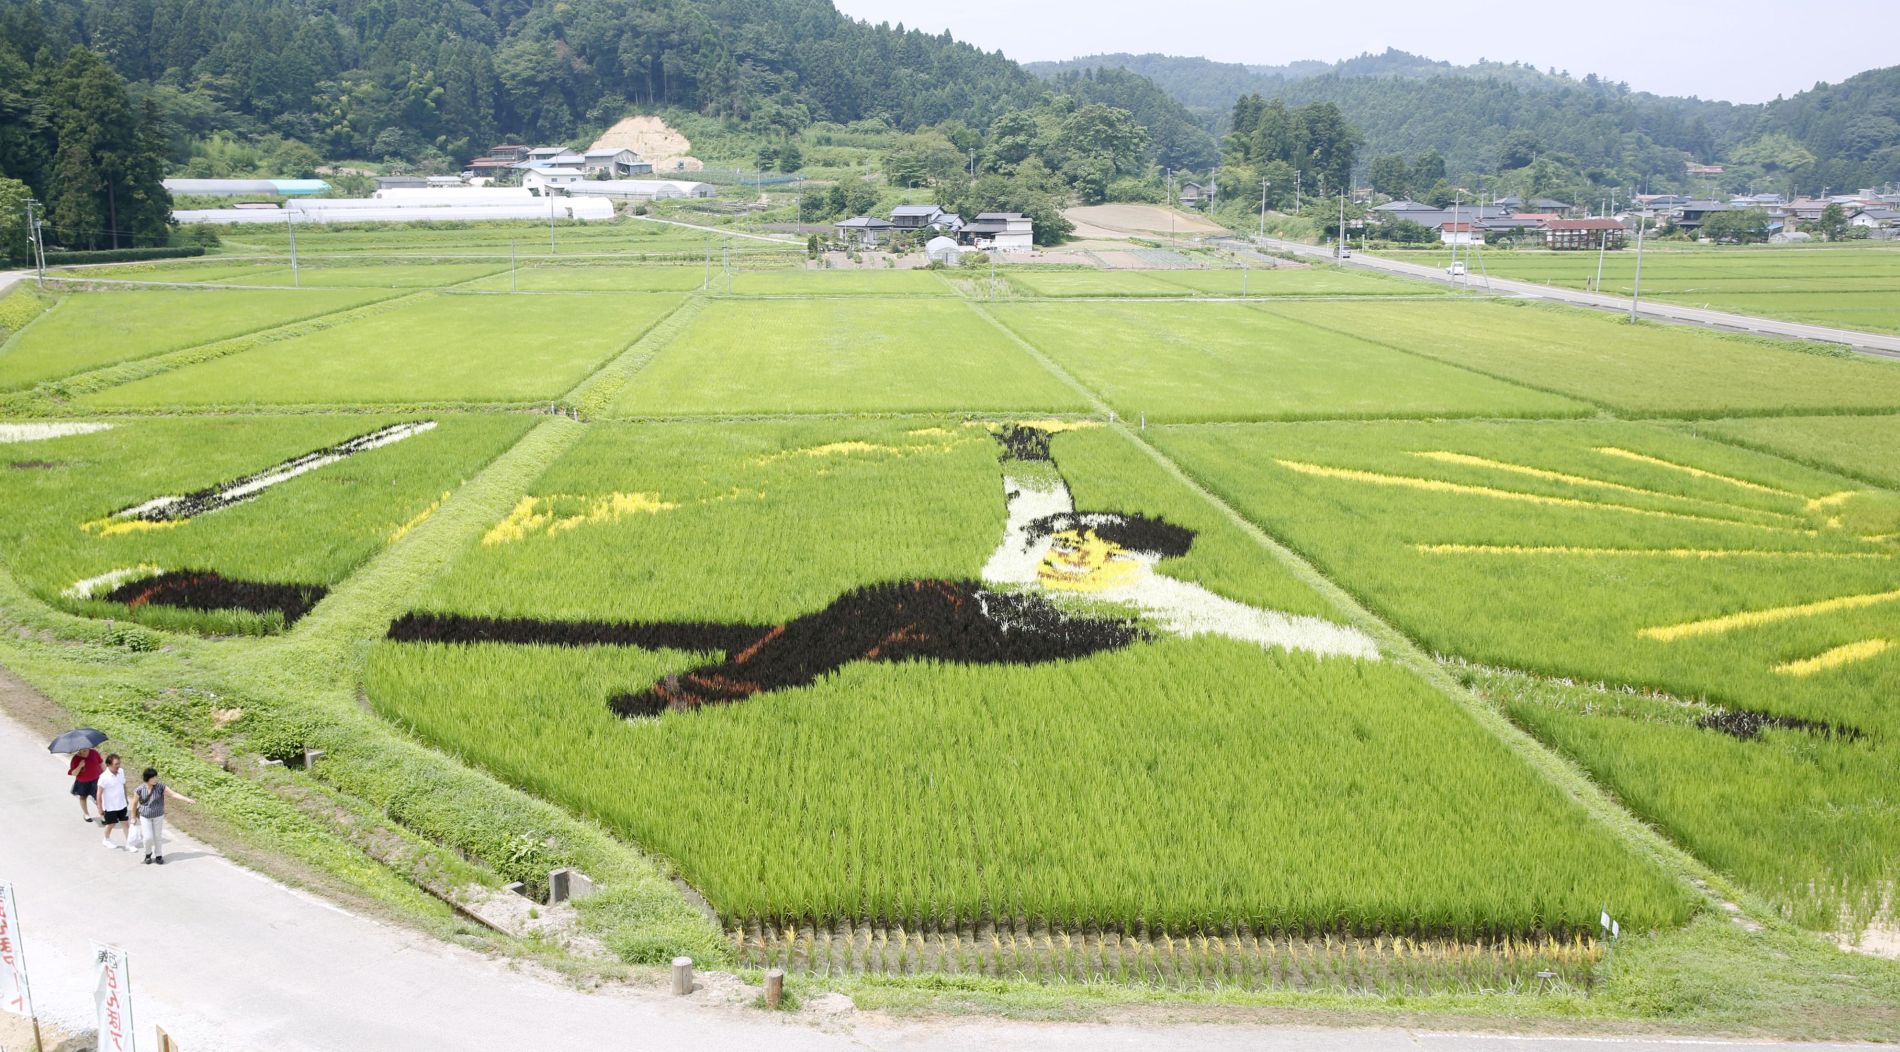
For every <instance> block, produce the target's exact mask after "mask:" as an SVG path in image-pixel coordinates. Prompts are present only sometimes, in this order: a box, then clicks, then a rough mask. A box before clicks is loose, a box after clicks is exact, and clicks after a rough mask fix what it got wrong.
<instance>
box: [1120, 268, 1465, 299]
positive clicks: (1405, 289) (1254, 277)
mask: <svg viewBox="0 0 1900 1052" xmlns="http://www.w3.org/2000/svg"><path fill="white" fill-rule="evenodd" d="M1149 276H1150V277H1153V278H1155V279H1156V280H1159V281H1164V282H1167V283H1168V284H1170V285H1180V286H1182V287H1184V288H1187V289H1191V290H1193V291H1194V292H1196V293H1199V294H1202V295H1208V296H1241V295H1245V296H1433V295H1442V294H1443V293H1444V290H1442V289H1441V288H1439V287H1437V286H1433V285H1427V284H1423V283H1420V282H1416V281H1405V280H1402V279H1399V278H1388V277H1384V276H1382V275H1378V274H1368V273H1366V272H1364V271H1359V270H1342V269H1339V268H1337V267H1251V268H1247V269H1246V270H1245V271H1244V272H1243V270H1242V269H1241V268H1239V267H1226V268H1221V269H1209V270H1155V271H1150V272H1149Z"/></svg>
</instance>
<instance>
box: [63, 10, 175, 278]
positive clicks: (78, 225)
mask: <svg viewBox="0 0 1900 1052" xmlns="http://www.w3.org/2000/svg"><path fill="white" fill-rule="evenodd" d="M48 95H49V98H48V105H49V107H50V110H51V117H52V125H53V129H54V133H55V136H56V139H57V142H58V147H57V150H56V152H55V154H54V159H53V171H52V177H51V179H50V181H49V182H50V193H49V195H48V197H49V203H50V205H51V215H52V222H51V225H52V228H53V232H54V235H55V236H56V237H57V238H58V240H59V241H60V243H62V244H65V245H68V246H72V247H80V248H102V247H108V246H109V247H112V248H118V247H120V246H121V245H138V244H144V245H155V244H162V243H163V242H164V240H165V234H166V224H167V223H168V222H169V221H170V218H171V196H170V195H169V194H167V193H166V192H165V188H164V186H163V184H162V180H163V178H164V165H165V160H164V156H165V153H164V151H165V136H164V130H163V124H162V122H161V121H160V119H159V116H158V111H157V109H156V107H155V106H153V105H152V104H151V103H150V102H149V101H148V102H147V103H146V105H145V107H144V108H143V112H142V113H141V112H139V111H135V110H134V109H133V107H132V102H131V99H130V97H129V96H128V95H127V94H126V90H125V82H124V81H123V80H122V79H121V78H120V77H119V75H118V73H116V72H114V71H113V69H112V67H111V66H109V65H107V64H106V62H105V60H104V59H103V58H101V57H100V56H99V55H98V54H97V53H96V52H93V51H91V50H88V49H86V48H83V47H75V48H74V49H72V51H70V52H68V53H67V56H66V60H65V62H64V63H62V64H61V66H60V67H59V70H58V71H57V72H56V73H55V74H54V75H53V77H52V78H51V80H50V85H49V92H48Z"/></svg>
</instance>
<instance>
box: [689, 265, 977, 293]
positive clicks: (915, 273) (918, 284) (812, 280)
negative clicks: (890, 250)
mask: <svg viewBox="0 0 1900 1052" xmlns="http://www.w3.org/2000/svg"><path fill="white" fill-rule="evenodd" d="M713 289H714V291H717V292H724V293H728V294H730V295H733V296H948V295H951V291H952V290H951V288H950V286H949V285H948V284H947V283H945V282H944V280H943V279H942V278H940V277H938V276H937V275H936V274H935V273H933V272H931V271H928V270H805V269H802V268H800V269H796V270H789V269H779V270H740V271H738V272H736V273H734V274H733V275H732V277H731V280H730V281H720V280H718V271H717V269H716V268H715V270H714V282H713Z"/></svg>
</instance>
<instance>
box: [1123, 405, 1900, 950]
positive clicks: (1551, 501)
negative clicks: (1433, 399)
mask: <svg viewBox="0 0 1900 1052" xmlns="http://www.w3.org/2000/svg"><path fill="white" fill-rule="evenodd" d="M1155 441H1156V442H1157V444H1158V445H1159V446H1160V447H1161V448H1162V449H1163V450H1165V451H1167V452H1168V453H1169V454H1171V455H1172V456H1174V457H1175V458H1177V460H1178V461H1179V462H1180V463H1181V464H1182V465H1183V466H1184V467H1185V468H1186V469H1187V470H1188V471H1190V472H1191V473H1192V474H1194V475H1195V476H1196V477H1197V478H1199V479H1201V480H1202V481H1203V482H1205V483H1206V484H1207V485H1208V486H1209V487H1210V488H1212V489H1213V490H1214V491H1215V492H1216V493H1218V494H1220V495H1221V496H1223V497H1224V498H1226V499H1227V500H1229V501H1231V502H1233V504H1234V505H1235V506H1236V507H1237V508H1239V509H1240V510H1241V511H1242V512H1243V513H1244V514H1246V515H1247V516H1248V517H1249V518H1251V519H1253V520H1254V521H1255V522H1256V523H1258V524H1259V525H1260V526H1261V527H1262V528H1264V529H1265V530H1267V531H1268V532H1270V533H1272V534H1274V535H1275V536H1277V537H1279V538H1281V539H1283V540H1284V541H1286V542H1287V543H1289V544H1291V545H1292V546H1293V547H1295V548H1297V549H1299V550H1300V551H1302V552H1303V553H1304V554H1306V555H1307V556H1308V557H1309V558H1310V559H1312V560H1313V562H1314V563H1315V565H1316V566H1318V568H1319V569H1320V570H1321V571H1322V572H1324V573H1326V574H1328V575H1329V576H1331V577H1333V578H1334V579H1336V580H1338V581H1339V582H1340V583H1341V584H1342V585H1344V586H1345V587H1346V588H1347V589H1349V590H1350V591H1352V592H1353V593H1355V594H1356V595H1357V596H1359V597H1360V598H1361V599H1362V600H1363V601H1364V602H1365V603H1366V604H1367V605H1369V606H1370V607H1372V608H1373V609H1374V610H1376V611H1378V612H1380V613H1381V614H1382V615H1384V616H1385V617H1387V618H1388V619H1390V620H1392V621H1393V622H1395V623H1396V624H1397V625H1399V626H1400V627H1401V628H1403V629H1404V630H1405V631H1406V632H1407V633H1408V634H1410V635H1412V636H1413V637H1414V638H1416V639H1418V640H1419V641H1420V642H1421V643H1422V644H1423V645H1425V646H1426V647H1428V648H1429V649H1431V650H1433V651H1436V652H1438V653H1441V654H1450V655H1455V656H1457V657H1459V658H1463V659H1468V660H1471V661H1475V662H1480V663H1484V664H1487V665H1497V666H1504V667H1509V668H1517V669H1524V670H1527V671H1530V672H1533V673H1538V674H1542V675H1547V676H1554V677H1562V678H1566V679H1575V680H1583V681H1586V682H1596V681H1603V680H1607V681H1609V682H1612V683H1619V684H1631V685H1634V686H1637V687H1641V688H1646V689H1651V690H1656V691H1662V692H1665V693H1667V694H1669V695H1673V696H1677V697H1681V698H1686V699H1691V700H1694V701H1697V702H1699V703H1702V704H1703V705H1705V708H1703V709H1702V710H1700V711H1701V713H1702V714H1704V715H1711V716H1713V715H1718V714H1720V713H1722V712H1744V713H1756V714H1759V717H1758V718H1760V719H1763V720H1767V721H1770V722H1768V723H1767V724H1766V725H1767V726H1769V727H1771V728H1774V727H1776V726H1777V725H1776V724H1774V723H1773V722H1772V720H1774V719H1781V720H1796V721H1807V722H1808V724H1810V725H1812V726H1813V727H1814V728H1816V729H1813V730H1798V731H1796V732H1794V733H1797V734H1798V735H1799V736H1800V740H1801V741H1802V745H1801V751H1802V753H1803V755H1806V756H1809V757H1812V758H1817V759H1819V760H1821V761H1823V762H1826V763H1827V764H1829V765H1830V768H1829V769H1830V770H1831V771H1833V772H1834V773H1832V774H1830V775H1829V776H1828V777H1827V778H1823V779H1820V780H1818V781H1815V782H1800V783H1792V782H1791V783H1780V784H1777V785H1769V784H1767V783H1761V784H1759V785H1756V783H1754V782H1752V781H1751V782H1746V783H1745V784H1744V783H1741V782H1738V783H1737V784H1733V785H1730V784H1723V785H1721V786H1719V787H1718V786H1716V784H1715V783H1716V781H1717V780H1718V779H1741V778H1743V777H1744V773H1743V772H1742V771H1741V770H1740V769H1739V768H1737V767H1735V766H1733V765H1731V766H1729V767H1725V768H1711V767H1705V766H1703V765H1702V764H1701V762H1700V761H1701V759H1702V757H1703V754H1704V753H1705V752H1710V751H1720V750H1722V749H1726V748H1727V743H1728V742H1729V741H1731V740H1732V739H1730V738H1728V737H1727V736H1725V735H1724V734H1723V732H1722V726H1723V725H1722V724H1720V723H1711V724H1710V725H1709V726H1708V727H1691V728H1687V729H1685V731H1684V732H1683V734H1682V735H1680V736H1679V739H1678V743H1679V744H1682V743H1690V742H1693V741H1701V742H1704V743H1706V748H1704V749H1700V750H1695V751H1694V752H1693V753H1692V752H1691V751H1689V750H1686V749H1685V750H1676V754H1677V755H1678V757H1680V756H1684V755H1695V756H1696V757H1697V762H1696V763H1695V764H1692V765H1691V766H1690V767H1688V768H1685V771H1687V770H1694V771H1696V772H1697V776H1698V777H1702V778H1707V779H1709V784H1710V786H1711V797H1712V798H1715V797H1720V796H1722V795H1723V794H1736V793H1741V792H1744V791H1755V792H1759V793H1760V796H1759V797H1758V799H1759V800H1760V814H1759V815H1757V814H1756V813H1755V812H1753V811H1749V810H1738V809H1735V808H1732V807H1731V808H1727V809H1715V810H1709V811H1706V812H1702V813H1697V814H1692V813H1690V812H1689V811H1688V810H1683V811H1682V812H1680V813H1679V812H1678V811H1676V810H1671V809H1670V808H1669V807H1665V806H1662V805H1660V804H1658V805H1657V807H1656V808H1655V810H1654V811H1653V812H1650V815H1651V817H1653V818H1654V819H1655V820H1656V821H1657V822H1658V823H1659V824H1661V825H1663V826H1664V827H1665V828H1669V829H1672V830H1679V831H1680V832H1681V833H1682V835H1684V836H1685V837H1686V836H1687V835H1688V831H1689V829H1690V828H1691V827H1698V828H1701V827H1699V826H1698V823H1699V822H1703V821H1719V822H1723V823H1728V824H1729V825H1730V826H1731V827H1732V828H1733V829H1734V830H1736V831H1737V833H1738V835H1745V836H1752V837H1757V838H1761V839H1762V840H1763V841H1764V843H1778V844H1780V845H1781V847H1782V849H1783V850H1782V851H1781V852H1780V853H1779V854H1778V855H1774V854H1773V853H1769V852H1755V853H1754V854H1753V855H1751V856H1748V857H1751V858H1753V857H1759V856H1762V855H1768V856H1769V857H1770V860H1776V859H1778V861H1776V862H1775V867H1776V868H1773V869H1763V868H1759V867H1755V866H1753V865H1746V866H1745V865H1743V864H1742V862H1741V861H1739V860H1740V859H1741V858H1743V857H1744V856H1743V855H1742V854H1738V853H1737V852H1735V851H1732V850H1731V851H1725V852H1722V853H1720V854H1718V855H1715V856H1704V857H1706V858H1708V860H1709V861H1710V862H1712V863H1714V864H1717V865H1724V864H1726V865H1731V866H1734V867H1735V868H1734V869H1732V870H1731V871H1732V872H1734V873H1735V874H1736V875H1737V876H1738V877H1741V878H1742V879H1744V880H1746V881H1748V882H1749V884H1750V885H1751V886H1752V887H1755V888H1756V889H1758V890H1760V891H1762V892H1763V893H1764V894H1766V895H1769V896H1771V897H1777V896H1778V898H1777V901H1779V902H1781V903H1782V905H1783V907H1784V908H1786V909H1789V910H1790V912H1792V913H1795V914H1797V915H1798V916H1800V917H1801V918H1802V919H1803V920H1804V921H1805V922H1808V923H1819V922H1823V921H1826V920H1828V919H1829V918H1831V917H1838V915H1839V913H1840V909H1841V908H1842V907H1843V905H1844V904H1849V903H1852V904H1859V903H1862V902H1864V901H1865V899H1866V896H1867V895H1869V894H1870V893H1871V892H1870V888H1873V887H1875V886H1876V885H1875V884H1873V883H1870V882H1871V881H1874V880H1876V879H1877V878H1876V877H1875V876H1874V874H1877V873H1878V872H1881V871H1882V870H1883V868H1884V872H1886V873H1887V874H1889V875H1890V874H1891V873H1892V872H1893V868H1894V866H1895V865H1896V864H1900V855H1896V854H1895V853H1894V851H1893V850H1892V845H1889V846H1887V847H1874V848H1870V847H1869V845H1867V843H1866V842H1865V841H1864V839H1862V838H1861V836H1860V831H1861V825H1860V824H1859V819H1856V818H1855V817H1853V816H1854V814H1855V813H1856V810H1855V805H1854V804H1852V801H1853V800H1855V799H1871V798H1874V797H1878V795H1879V794H1880V793H1881V792H1883V791H1884V790H1880V789H1877V788H1875V786H1877V785H1881V784H1885V783H1888V782H1890V781H1891V770H1892V764H1893V762H1894V760H1893V757H1892V756H1890V755H1888V753H1889V752H1890V751H1891V750H1892V748H1893V746H1894V742H1895V741H1896V737H1897V734H1900V720H1897V716H1900V713H1896V711H1895V710H1894V708H1893V706H1892V705H1891V704H1889V701H1888V699H1891V698H1893V697H1896V696H1900V646H1896V645H1895V643H1896V642H1900V641H1896V640H1894V639H1893V636H1894V632H1893V626H1894V624H1895V623H1896V622H1895V611H1896V609H1900V543H1897V542H1900V495H1896V494H1894V493H1892V492H1890V491H1885V490H1879V489H1874V488H1871V487H1868V486H1866V485H1865V484H1859V483H1855V482H1853V481H1852V480H1849V479H1846V478H1842V477H1840V476H1836V475H1830V474H1828V473H1825V472H1821V471H1817V470H1814V469H1809V468H1805V467H1800V466H1798V465H1795V464H1792V463H1790V462H1788V461H1786V460H1783V459H1780V458H1775V457H1767V456H1762V455H1759V454H1755V453H1750V452H1746V451H1742V450H1738V449H1736V448H1734V447H1732V446H1727V445H1723V444H1720V443H1715V442H1709V441H1702V440H1697V439H1694V438H1690V437H1686V436H1683V435H1681V434H1678V433H1676V432H1674V431H1671V430H1669V429H1666V428H1661V427H1650V426H1645V425H1640V424H1595V423H1593V424H1577V423H1561V424H1560V423H1550V424H1478V423H1442V424H1401V423H1385V424H1359V425H1334V424H1327V425H1320V424H1313V425H1282V426H1271V427H1268V426H1259V427H1249V428H1241V427H1222V428H1212V427H1181V428H1167V429H1163V430H1161V431H1159V432H1156V433H1155ZM1759 725H1760V724H1757V726H1759ZM1737 726H1741V727H1743V729H1741V730H1740V731H1738V733H1742V734H1747V733H1748V730H1747V729H1746V725H1737ZM1789 726H1799V725H1798V724H1789ZM1828 728H1833V729H1834V730H1831V731H1830V730H1828ZM1698 736H1699V737H1698ZM1743 755H1748V754H1743ZM1711 762H1713V761H1711ZM1606 769H1607V768H1606ZM1623 777H1624V775H1623V774H1620V773H1619V774H1617V775H1616V776H1615V777H1613V778H1611V779H1610V781H1611V782H1612V784H1619V780H1620V779H1621V778H1623ZM1629 777H1631V778H1635V779H1641V778H1647V777H1649V775H1646V774H1643V773H1641V772H1636V771H1632V772H1630V773H1629ZM1685 777H1686V775H1685ZM1837 781H1838V783H1839V784H1840V787H1841V792H1840V794H1839V795H1832V796H1823V797H1821V798H1819V799H1816V798H1814V797H1812V796H1811V795H1809V794H1810V793H1811V792H1816V791H1821V790H1822V788H1823V787H1825V786H1827V785H1830V784H1834V783H1835V782H1837ZM1685 784H1686V783H1685ZM1746 785H1756V788H1755V789H1754V790H1747V789H1746ZM1718 788H1719V790H1720V791H1719V792H1717V789H1718ZM1728 798H1729V799H1731V800H1732V799H1734V798H1735V797H1734V796H1733V795H1730V796H1729V797H1728ZM1777 808H1781V809H1793V810H1797V811H1802V812H1803V813H1806V814H1807V815H1808V816H1809V818H1810V821H1809V822H1808V823H1807V825H1806V826H1805V828H1806V833H1805V834H1804V835H1803V836H1802V837H1800V838H1799V839H1798V840H1792V841H1791V840H1789V839H1786V838H1785V837H1784V838H1782V839H1778V840H1777V839H1775V838H1773V837H1770V836H1769V835H1768V834H1769V826H1770V824H1772V823H1774V822H1778V821H1779V819H1778V818H1776V817H1775V816H1773V815H1771V814H1769V812H1770V811H1773V810H1775V809H1777ZM1679 820H1680V823H1681V824H1678V822H1679ZM1775 829H1776V830H1777V833H1776V835H1777V836H1779V835H1780V830H1781V827H1780V826H1775ZM1790 835H1792V834H1790ZM1870 850H1872V851H1873V854H1871V855H1869V854H1868V852H1869V851H1870ZM1809 882H1812V883H1814V884H1816V885H1818V886H1819V887H1821V888H1824V889H1832V890H1830V891H1824V892H1820V893H1817V896H1816V901H1815V902H1814V903H1809V902H1807V901H1806V898H1805V897H1804V898H1803V901H1802V902H1800V903H1797V902H1795V901H1793V900H1791V899H1789V898H1787V897H1786V895H1787V894H1788V889H1789V888H1791V887H1795V886H1797V885H1803V884H1805V883H1809ZM1860 908H1861V907H1860V906H1859V905H1855V906H1854V909H1856V910H1859V909H1860ZM1862 916H1864V914H1862Z"/></svg>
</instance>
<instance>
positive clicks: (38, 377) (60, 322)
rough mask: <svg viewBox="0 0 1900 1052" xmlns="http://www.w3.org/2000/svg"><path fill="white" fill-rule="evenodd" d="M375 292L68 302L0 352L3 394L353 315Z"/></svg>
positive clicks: (162, 294)
mask: <svg viewBox="0 0 1900 1052" xmlns="http://www.w3.org/2000/svg"><path fill="white" fill-rule="evenodd" d="M381 298H383V296H382V295H381V294H378V293H374V292H359V291H354V290H349V291H345V290H340V289H311V290H309V291H307V292H301V291H300V292H290V291H286V292H236V291H224V292H213V291H210V290H187V289H163V290H160V289H137V290H127V291H113V292H88V293H81V294H75V295H69V296H66V297H65V298H63V299H61V300H59V301H58V303H57V306H56V307H55V309H54V310H53V311H52V312H51V313H50V314H48V315H46V316H45V317H43V318H41V319H40V320H39V322H38V324H36V325H34V326H33V327H32V328H31V329H30V330H28V331H26V332H22V333H20V334H19V335H18V336H17V337H15V338H14V339H12V340H10V341H8V342H7V343H5V344H3V345H0V390H12V389H19V388H23V387H30V386H32V385H34V384H36V383H41V382H44V381H47V380H54V379H58V378H60V377H63V376H71V375H73V374H74V373H80V372H85V371H86V370H88V369H97V368H99V367H101V366H105V365H112V364H114V363H117V362H124V361H132V360H134V359H139V358H148V357H151V356H153V355H157V354H164V353H167V352H169V351H176V350H181V349H183V348H186V347H196V346H199V345H201V344H206V343H211V342H213V341H216V340H222V339H228V338H230V337H233V336H241V335H244V334H246V333H252V332H257V331H259V330H262V329H269V328H273V327H275V326H278V325H285V324H289V323H291V322H297V321H303V320H305V319H308V318H314V317H317V316H319V315H324V314H331V313H335V312H336V311H341V310H348V309H349V308H351V307H357V306H361V305H363V304H365V303H372V302H375V301H376V300H378V299H381Z"/></svg>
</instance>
